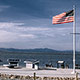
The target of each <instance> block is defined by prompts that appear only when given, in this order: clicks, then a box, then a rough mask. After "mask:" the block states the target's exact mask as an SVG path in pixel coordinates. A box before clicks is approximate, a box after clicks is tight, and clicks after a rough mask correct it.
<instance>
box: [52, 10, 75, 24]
mask: <svg viewBox="0 0 80 80" xmlns="http://www.w3.org/2000/svg"><path fill="white" fill-rule="evenodd" d="M72 13H73V11H72V10H71V12H70V11H69V13H68V12H64V13H61V14H59V15H56V16H54V17H53V19H52V24H63V23H69V22H73V21H74V16H73V14H72Z"/></svg>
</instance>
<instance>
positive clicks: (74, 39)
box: [72, 5, 76, 74]
mask: <svg viewBox="0 0 80 80" xmlns="http://www.w3.org/2000/svg"><path fill="white" fill-rule="evenodd" d="M73 10H74V22H73V72H72V73H73V74H74V73H75V72H76V71H75V54H76V16H75V5H73Z"/></svg>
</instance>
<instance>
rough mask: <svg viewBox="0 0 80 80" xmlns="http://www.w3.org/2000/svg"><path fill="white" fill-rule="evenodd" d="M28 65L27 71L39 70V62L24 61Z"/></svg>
mask: <svg viewBox="0 0 80 80" xmlns="http://www.w3.org/2000/svg"><path fill="white" fill-rule="evenodd" d="M24 63H26V68H27V69H36V70H37V69H39V61H36V60H26V61H24Z"/></svg>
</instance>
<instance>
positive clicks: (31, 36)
mask: <svg viewBox="0 0 80 80" xmlns="http://www.w3.org/2000/svg"><path fill="white" fill-rule="evenodd" d="M19 36H20V37H22V38H35V37H36V36H35V35H33V34H21V35H19Z"/></svg>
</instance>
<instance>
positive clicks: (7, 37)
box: [0, 0, 80, 51]
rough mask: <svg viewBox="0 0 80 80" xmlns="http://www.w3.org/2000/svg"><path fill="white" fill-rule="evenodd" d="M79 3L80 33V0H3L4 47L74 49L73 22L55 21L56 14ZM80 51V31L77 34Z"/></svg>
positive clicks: (79, 24) (0, 43)
mask: <svg viewBox="0 0 80 80" xmlns="http://www.w3.org/2000/svg"><path fill="white" fill-rule="evenodd" d="M73 5H76V32H77V33H80V0H0V48H18V49H34V48H50V49H55V50H72V46H73V42H72V41H73V36H72V34H70V33H72V31H73V23H65V24H56V25H53V24H52V17H53V16H55V15H58V14H61V13H63V12H67V11H69V10H72V9H73ZM76 50H79V51H80V35H76Z"/></svg>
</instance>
